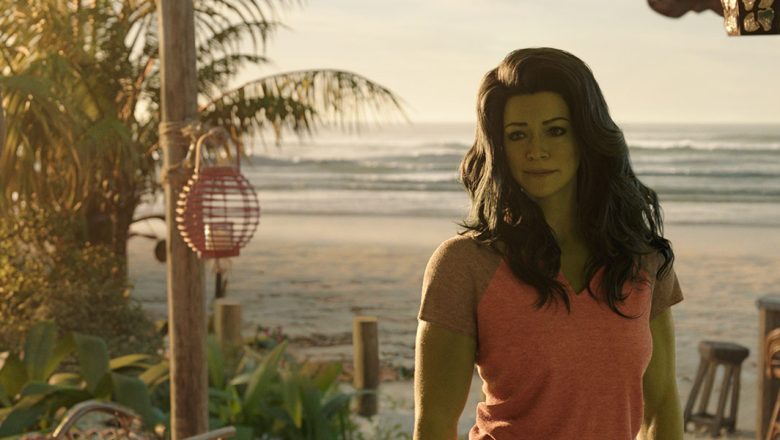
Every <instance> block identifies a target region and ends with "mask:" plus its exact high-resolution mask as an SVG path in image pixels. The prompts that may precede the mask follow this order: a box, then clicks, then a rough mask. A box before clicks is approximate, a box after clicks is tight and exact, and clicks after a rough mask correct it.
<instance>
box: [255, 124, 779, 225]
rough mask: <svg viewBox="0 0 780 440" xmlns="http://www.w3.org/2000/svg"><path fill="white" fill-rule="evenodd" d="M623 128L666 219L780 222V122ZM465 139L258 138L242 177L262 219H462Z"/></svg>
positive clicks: (402, 128)
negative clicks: (284, 216) (277, 216)
mask: <svg viewBox="0 0 780 440" xmlns="http://www.w3.org/2000/svg"><path fill="white" fill-rule="evenodd" d="M621 128H622V129H623V131H624V134H625V137H626V141H627V143H628V145H629V151H630V155H631V163H632V166H633V169H634V171H635V173H636V175H637V176H638V178H639V179H640V180H641V181H642V182H643V183H644V184H645V185H647V186H649V187H650V188H652V189H654V190H655V191H656V192H657V193H658V195H659V200H660V203H661V207H662V210H663V213H664V222H665V223H667V222H668V223H680V224H733V225H752V226H768V227H771V226H778V225H780V203H779V202H780V125H668V124H667V125H660V124H625V125H622V126H621ZM473 136H474V125H473V124H404V125H399V124H395V125H392V126H386V127H373V128H364V129H362V130H360V132H355V131H354V130H353V131H351V132H345V131H343V130H342V131H336V130H321V131H319V132H317V133H315V135H314V136H312V137H310V138H298V137H296V136H295V135H289V134H288V135H286V136H285V138H284V139H283V141H282V143H281V146H276V145H275V144H274V142H273V139H269V138H266V139H265V141H262V140H261V139H259V138H258V139H254V140H252V141H250V142H249V143H248V145H249V146H250V150H251V155H250V157H249V160H248V161H244V163H243V169H242V171H243V172H244V174H245V175H246V176H247V178H248V179H249V180H250V182H252V183H253V184H254V186H255V188H256V191H257V193H258V196H259V198H260V205H261V209H262V210H263V213H266V214H268V213H284V214H334V215H338V214H350V215H404V216H407V215H411V216H446V217H452V218H456V219H460V218H462V217H463V215H464V214H465V213H466V211H467V209H468V204H469V201H468V198H467V195H466V193H465V192H464V190H463V187H462V185H461V184H460V183H459V182H458V165H459V163H460V161H461V159H462V158H463V155H464V154H465V152H466V151H467V150H468V148H469V147H470V146H471V144H472V142H473ZM247 162H248V163H247Z"/></svg>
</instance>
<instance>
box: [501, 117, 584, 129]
mask: <svg viewBox="0 0 780 440" xmlns="http://www.w3.org/2000/svg"><path fill="white" fill-rule="evenodd" d="M558 120H562V121H566V122H569V119H568V118H564V117H563V116H556V117H554V118H552V119H548V120H546V121H542V125H547V124H549V123H551V122H555V121H558ZM510 125H518V126H520V127H527V126H528V123H527V122H510V123H508V124H506V125H505V126H504V128H509V126H510Z"/></svg>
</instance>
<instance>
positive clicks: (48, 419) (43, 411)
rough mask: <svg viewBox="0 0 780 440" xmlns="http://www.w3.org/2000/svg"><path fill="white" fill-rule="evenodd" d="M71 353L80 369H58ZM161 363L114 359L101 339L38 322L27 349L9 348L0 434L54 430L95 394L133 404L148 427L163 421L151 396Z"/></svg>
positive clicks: (1, 377) (1, 383)
mask: <svg viewBox="0 0 780 440" xmlns="http://www.w3.org/2000/svg"><path fill="white" fill-rule="evenodd" d="M71 354H72V355H75V357H76V359H77V361H78V363H77V369H76V370H75V371H74V372H67V373H62V372H60V373H58V372H57V370H58V367H59V365H60V363H61V362H62V361H63V360H64V359H65V358H66V357H67V356H69V355H71ZM154 362H157V363H156V364H155V363H154ZM161 364H162V365H165V363H164V362H162V363H160V362H159V361H156V360H155V359H154V357H153V356H149V355H127V356H123V357H120V358H115V359H109V356H108V348H107V347H106V343H105V341H103V340H102V339H100V338H98V337H95V336H88V335H82V334H79V333H75V332H66V333H65V334H64V335H62V336H60V337H58V336H57V329H56V327H55V325H54V324H53V323H52V322H50V321H45V322H41V323H38V324H36V325H34V326H32V327H31V328H30V331H29V333H28V334H27V335H26V337H25V344H24V348H23V350H21V351H11V352H9V353H7V357H6V359H5V362H4V363H3V366H2V368H0V437H6V436H11V435H19V434H22V433H24V432H29V431H50V430H52V429H53V428H54V427H55V426H56V425H57V424H58V423H59V419H60V418H61V416H62V413H63V412H64V410H65V409H67V408H70V407H72V406H74V405H76V404H78V403H80V402H83V401H86V400H91V399H101V400H112V401H114V402H117V403H119V404H122V405H124V406H126V407H128V408H131V409H133V410H134V411H135V412H136V413H137V414H140V415H141V416H142V417H143V420H144V423H145V424H146V426H147V427H151V426H154V425H155V424H157V423H162V422H163V419H164V416H163V414H162V412H161V411H160V410H158V409H155V408H153V407H152V406H151V401H150V389H153V387H154V385H153V383H156V382H158V381H159V376H160V375H159V371H160V370H161V368H160V365H161ZM133 372H135V373H139V372H142V374H141V375H140V376H137V375H135V374H132V373H133Z"/></svg>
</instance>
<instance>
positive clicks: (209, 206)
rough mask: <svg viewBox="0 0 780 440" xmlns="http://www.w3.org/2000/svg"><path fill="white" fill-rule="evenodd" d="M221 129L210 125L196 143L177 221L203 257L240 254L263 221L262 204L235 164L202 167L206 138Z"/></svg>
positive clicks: (193, 247)
mask: <svg viewBox="0 0 780 440" xmlns="http://www.w3.org/2000/svg"><path fill="white" fill-rule="evenodd" d="M218 133H221V129H211V130H209V132H208V133H206V134H205V135H203V136H201V137H200V139H198V142H197V144H196V145H195V172H194V173H193V175H192V177H191V178H190V180H189V181H188V182H187V184H186V185H185V186H184V189H183V190H182V192H181V194H179V200H178V203H177V205H178V208H177V209H176V213H177V214H178V215H177V216H176V223H177V225H178V228H179V233H180V234H181V236H182V238H183V239H184V242H185V243H187V245H188V246H189V247H190V248H191V249H192V250H193V252H196V253H197V254H198V256H199V257H200V258H227V257H235V256H238V254H239V249H241V248H242V247H244V245H246V244H247V243H248V242H249V240H250V239H251V238H252V236H253V235H254V233H255V230H256V229H257V225H258V224H259V223H260V204H259V203H258V201H257V194H256V193H255V190H254V189H253V188H252V185H251V184H250V183H249V181H248V180H247V179H246V178H245V177H244V176H243V175H242V174H241V158H240V153H239V151H238V146H236V165H235V167H233V166H209V167H201V156H202V151H201V150H202V144H203V141H204V140H205V139H206V138H207V137H209V136H212V135H215V134H218Z"/></svg>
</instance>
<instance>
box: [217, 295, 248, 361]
mask: <svg viewBox="0 0 780 440" xmlns="http://www.w3.org/2000/svg"><path fill="white" fill-rule="evenodd" d="M214 333H216V335H217V339H218V340H219V344H220V346H222V354H223V356H224V357H225V365H226V366H227V369H228V371H230V370H232V369H233V368H235V367H236V365H238V360H239V358H240V355H241V347H242V346H243V344H244V339H243V337H242V336H241V303H239V302H238V300H235V299H232V298H219V299H216V300H214Z"/></svg>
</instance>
